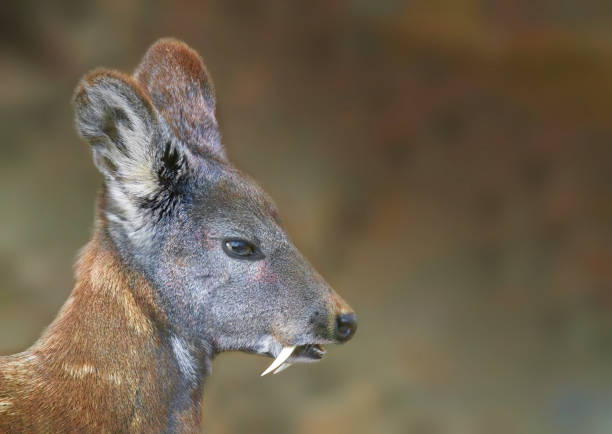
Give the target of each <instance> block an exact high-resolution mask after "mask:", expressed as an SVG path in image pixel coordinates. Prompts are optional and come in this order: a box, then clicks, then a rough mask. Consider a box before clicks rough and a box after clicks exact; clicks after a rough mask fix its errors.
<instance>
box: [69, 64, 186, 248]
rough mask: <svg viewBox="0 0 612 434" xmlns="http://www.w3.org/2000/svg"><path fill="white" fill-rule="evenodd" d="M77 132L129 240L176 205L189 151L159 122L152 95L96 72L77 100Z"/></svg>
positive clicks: (111, 215)
mask: <svg viewBox="0 0 612 434" xmlns="http://www.w3.org/2000/svg"><path fill="white" fill-rule="evenodd" d="M74 106H75V114H76V126H77V129H78V131H79V133H80V134H81V136H82V137H83V138H85V139H86V140H87V141H89V143H90V144H91V146H92V152H93V160H94V163H95V165H96V167H97V168H98V170H100V172H101V173H102V174H103V175H104V183H105V186H106V197H107V198H108V199H109V200H107V201H105V205H104V208H105V209H104V212H105V215H106V216H107V218H108V220H109V221H110V222H111V223H116V224H119V225H121V227H122V229H123V232H124V233H127V234H128V235H129V236H131V235H133V234H135V233H136V232H138V231H139V230H140V229H141V228H143V227H145V226H146V223H147V222H149V221H154V219H148V218H147V217H148V216H149V215H150V213H151V212H153V213H154V214H157V215H156V216H157V217H161V214H162V213H164V212H166V211H168V210H169V209H171V208H172V206H173V205H174V204H175V203H176V198H177V192H178V191H179V190H180V189H179V187H178V186H179V183H181V182H182V179H183V178H184V177H185V175H186V172H187V162H186V159H187V157H186V155H185V152H184V151H185V150H184V149H182V148H181V147H180V145H179V144H176V143H173V142H174V140H173V139H172V138H171V136H170V134H168V132H167V127H165V125H163V124H161V123H159V122H158V119H157V114H156V113H155V109H154V107H153V105H152V104H151V101H150V99H149V96H148V95H147V94H146V91H144V90H143V89H142V87H141V86H140V84H139V83H138V82H136V81H135V80H134V79H133V78H131V77H129V76H126V75H124V74H121V73H119V72H116V71H110V70H104V69H100V70H96V71H93V72H91V73H89V74H87V75H86V76H85V77H84V78H83V79H82V80H81V82H80V83H79V85H78V87H77V89H76V92H75V97H74Z"/></svg>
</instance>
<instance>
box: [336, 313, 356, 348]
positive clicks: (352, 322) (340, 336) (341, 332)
mask: <svg viewBox="0 0 612 434" xmlns="http://www.w3.org/2000/svg"><path fill="white" fill-rule="evenodd" d="M356 330H357V316H356V315H355V314H354V313H341V314H340V315H338V316H337V317H336V339H337V340H338V341H339V342H346V341H348V340H349V339H351V338H352V337H353V335H354V334H355V331H356Z"/></svg>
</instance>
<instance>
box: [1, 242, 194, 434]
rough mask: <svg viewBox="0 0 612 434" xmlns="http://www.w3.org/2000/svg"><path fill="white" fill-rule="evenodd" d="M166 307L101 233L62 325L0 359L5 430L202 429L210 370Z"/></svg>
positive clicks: (83, 261)
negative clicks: (170, 320)
mask: <svg viewBox="0 0 612 434" xmlns="http://www.w3.org/2000/svg"><path fill="white" fill-rule="evenodd" d="M159 306H160V304H159V302H158V300H157V296H156V292H155V290H154V289H153V288H152V286H151V285H150V284H149V283H148V282H147V281H146V279H144V277H143V276H142V275H141V274H139V273H136V272H134V271H132V270H129V269H128V268H127V267H126V266H125V265H124V264H123V262H122V261H121V260H120V259H119V257H118V255H117V253H116V251H115V249H114V248H113V246H112V243H111V242H110V241H109V240H108V239H107V238H105V237H104V236H100V235H99V236H96V237H94V239H93V240H92V241H91V242H90V243H89V244H88V246H87V247H86V248H85V249H84V251H83V253H82V254H81V257H80V260H79V263H78V266H77V282H76V285H75V288H74V290H73V291H72V294H71V296H70V298H69V299H68V300H67V301H66V303H65V304H64V306H63V307H62V309H61V311H60V313H59V315H58V316H57V318H56V319H55V321H54V322H53V324H51V326H50V327H49V328H48V330H47V331H46V332H45V334H44V335H43V336H42V337H41V339H40V340H39V341H38V342H37V343H36V344H35V345H34V346H32V347H31V348H30V349H29V350H27V351H25V352H23V353H20V354H17V355H15V356H9V357H3V358H0V404H2V403H3V402H4V403H5V404H4V406H3V405H0V416H2V417H0V431H2V428H3V423H5V421H6V422H8V423H9V426H10V427H11V429H16V430H17V431H20V429H19V428H20V427H21V428H22V429H23V430H26V431H27V430H29V429H32V430H34V431H39V430H42V431H56V430H66V429H68V430H76V431H80V430H82V429H95V430H96V431H126V430H130V431H131V430H136V431H145V432H149V431H151V432H160V431H173V432H174V431H179V432H181V431H192V430H197V427H198V426H199V424H200V401H201V397H202V389H203V382H204V377H205V372H203V371H204V370H205V368H204V367H201V366H200V365H201V363H197V359H196V358H194V357H192V356H191V353H190V351H189V349H188V348H187V346H186V344H185V342H184V341H183V340H182V339H181V338H180V337H178V336H176V335H175V334H173V333H172V331H171V329H170V327H169V326H168V322H167V320H166V316H165V315H164V313H163V312H162V311H161V309H160V308H159ZM186 359H188V361H189V370H186V368H185V363H186V362H185V360H186ZM4 395H6V397H5V396H4ZM7 403H8V404H7ZM3 412H4V413H7V414H8V418H4V416H5V415H4V414H3ZM11 415H12V416H11Z"/></svg>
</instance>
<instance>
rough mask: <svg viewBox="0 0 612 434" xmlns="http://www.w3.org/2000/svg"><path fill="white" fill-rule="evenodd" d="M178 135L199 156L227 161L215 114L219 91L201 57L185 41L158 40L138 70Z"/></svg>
mask: <svg viewBox="0 0 612 434" xmlns="http://www.w3.org/2000/svg"><path fill="white" fill-rule="evenodd" d="M134 77H135V79H136V80H137V81H138V82H139V83H141V84H142V86H143V87H144V88H145V89H146V90H147V92H148V94H149V95H150V96H151V102H152V103H153V106H154V107H155V108H156V110H157V111H158V112H159V113H160V115H161V116H163V118H164V119H165V121H166V122H167V124H168V125H169V126H170V128H171V130H172V131H173V133H174V135H175V136H176V137H177V138H178V139H179V140H180V141H181V142H182V143H184V144H185V145H186V146H187V147H188V148H189V149H190V150H191V151H192V152H193V153H194V154H195V155H198V154H200V155H202V156H208V157H211V156H212V157H213V158H216V159H220V160H223V161H225V160H226V155H225V150H224V149H223V146H222V144H221V135H220V133H219V129H218V126H217V119H216V117H215V92H214V87H213V84H212V81H211V79H210V77H209V75H208V72H207V71H206V67H205V66H204V63H203V62H202V59H201V58H200V56H199V55H198V54H197V53H196V52H195V51H194V50H192V49H191V48H189V47H188V46H187V45H186V44H185V43H183V42H180V41H178V40H175V39H170V38H165V39H160V40H159V41H157V42H156V43H154V44H153V45H152V46H151V47H150V48H149V50H148V51H147V53H146V54H145V56H144V57H143V59H142V61H141V62H140V65H139V66H138V68H137V69H136V71H135V73H134Z"/></svg>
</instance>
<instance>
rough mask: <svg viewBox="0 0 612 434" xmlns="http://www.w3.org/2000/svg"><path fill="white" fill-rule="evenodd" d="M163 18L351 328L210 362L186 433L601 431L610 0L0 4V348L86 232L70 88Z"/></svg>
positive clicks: (607, 355)
mask: <svg viewBox="0 0 612 434" xmlns="http://www.w3.org/2000/svg"><path fill="white" fill-rule="evenodd" d="M162 36H175V37H178V38H181V39H184V40H185V41H186V42H188V43H189V44H190V45H191V46H193V47H194V48H195V49H197V50H198V51H199V52H200V54H201V55H202V56H203V57H204V59H205V62H206V64H207V66H208V68H209V70H210V72H211V74H212V76H213V78H214V81H215V84H216V88H217V96H218V117H219V119H220V122H221V126H222V131H223V134H224V142H225V144H226V146H227V148H228V151H229V155H230V157H231V159H232V160H233V161H234V162H235V163H236V164H237V165H238V166H239V167H240V168H242V169H243V170H245V171H246V172H248V173H250V174H251V175H253V176H254V177H255V178H256V179H257V180H258V181H259V182H260V183H261V184H262V185H263V186H264V188H265V189H266V190H267V191H268V192H269V193H270V194H271V195H272V197H274V198H275V200H276V202H277V204H278V206H279V208H280V211H281V215H282V216H283V220H284V221H285V224H286V226H287V228H288V231H289V232H290V234H291V235H292V237H293V238H294V240H295V242H296V244H297V245H298V247H300V248H301V249H302V251H303V252H304V253H305V254H306V256H307V257H309V258H310V260H311V261H312V262H313V263H314V264H315V266H316V267H317V268H318V269H319V271H320V272H321V273H322V274H323V275H324V276H326V278H327V279H328V280H329V282H330V283H331V284H332V285H333V286H334V287H335V288H336V290H337V291H338V292H339V293H340V294H342V295H343V297H344V298H345V299H346V300H348V301H349V303H351V305H352V306H353V307H354V308H355V309H356V311H357V313H358V316H359V321H360V323H359V330H358V332H357V335H356V337H355V338H354V339H353V340H352V341H351V342H349V343H348V344H346V345H344V346H338V347H329V348H328V355H327V357H326V358H325V359H324V360H323V361H322V362H321V363H318V364H311V365H303V366H296V367H292V368H291V369H289V370H287V371H285V372H283V373H282V374H280V375H277V376H270V377H265V378H260V377H259V374H260V372H261V371H262V370H263V369H264V368H265V366H266V365H267V363H269V360H268V359H264V358H260V357H256V356H248V355H242V354H237V353H236V354H222V355H220V356H219V357H218V358H217V359H216V360H215V361H214V364H213V374H212V376H211V377H210V380H209V382H208V385H207V388H206V390H205V399H204V401H205V402H204V427H205V430H206V432H208V433H211V434H213V433H214V434H224V433H256V432H261V433H299V434H306V433H415V434H438V433H440V434H446V433H449V434H455V433H457V434H463V433H466V434H467V433H483V434H488V433H496V434H504V433H534V434H535V433H560V434H565V433H567V434H574V433H589V434H590V433H592V434H599V433H610V432H612V413H611V412H610V408H612V314H611V313H612V312H611V311H612V123H611V122H610V120H611V119H612V6H611V4H610V3H609V2H606V1H600V2H570V1H556V2H553V1H542V2H532V1H518V2H517V1H510V0H506V1H476V0H458V1H451V0H436V1H410V2H401V1H393V0H377V1H374V0H373V1H366V0H352V1H348V0H347V1H323V0H315V1H280V0H279V1H259V2H246V1H245V2H237V1H220V0H219V1H214V2H199V1H187V0H182V1H174V2H170V1H168V2H165V1H159V0H158V1H144V0H141V1H127V0H112V1H98V2H86V1H77V0H73V1H63V2H36V1H20V2H3V4H2V6H0V50H1V51H0V132H1V139H0V143H1V145H0V146H1V148H0V149H1V158H0V209H1V212H0V277H1V278H0V354H8V353H11V352H17V351H21V350H23V349H25V348H27V347H28V346H29V345H31V344H32V343H33V342H34V341H35V340H36V339H37V337H38V336H39V335H40V333H41V331H42V330H43V329H44V327H45V326H46V325H48V324H49V323H50V322H51V321H52V319H53V318H54V316H55V314H56V312H57V311H58V309H59V307H60V306H61V304H62V303H63V301H64V300H65V299H66V298H67V296H68V294H69V292H70V290H71V288H72V283H73V276H72V268H71V267H72V264H73V262H74V259H75V256H76V254H77V251H78V249H79V248H80V247H81V246H83V245H84V244H85V243H86V242H87V240H88V237H89V235H90V233H91V227H92V221H93V209H94V208H93V204H94V198H95V195H96V191H97V190H98V187H99V185H100V182H101V177H100V175H99V174H98V173H97V172H96V171H95V168H94V166H93V164H92V162H91V158H90V154H89V150H88V147H87V145H86V144H85V143H83V142H82V141H81V140H79V139H78V137H77V135H76V133H75V132H74V128H73V120H72V109H71V106H70V100H71V95H72V91H73V88H74V86H75V85H76V83H77V82H78V80H79V78H80V76H81V75H83V74H84V73H85V72H87V71H88V70H89V69H92V68H94V67H97V66H101V65H103V66H111V67H115V68H118V69H121V70H124V71H131V70H132V68H134V67H135V66H136V64H137V63H138V61H139V59H140V57H141V56H142V54H143V53H144V51H145V50H146V48H147V47H148V45H149V44H151V43H152V42H153V41H154V40H155V39H157V38H158V37H162Z"/></svg>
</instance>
